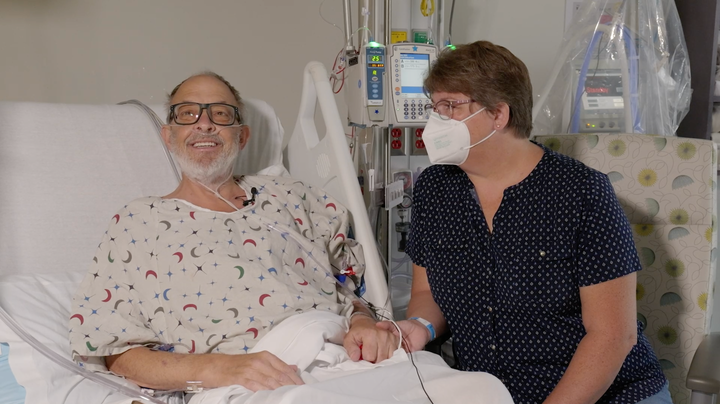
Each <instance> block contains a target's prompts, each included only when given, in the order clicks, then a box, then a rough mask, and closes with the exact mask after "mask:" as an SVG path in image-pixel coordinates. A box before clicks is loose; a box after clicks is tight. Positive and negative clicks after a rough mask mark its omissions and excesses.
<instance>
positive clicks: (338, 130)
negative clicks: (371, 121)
mask: <svg viewBox="0 0 720 404" xmlns="http://www.w3.org/2000/svg"><path fill="white" fill-rule="evenodd" d="M316 102H317V104H319V105H320V110H321V112H322V116H323V120H324V122H325V128H326V130H327V132H326V139H324V140H325V141H329V142H330V143H329V146H330V148H331V152H332V154H333V155H334V156H335V161H336V163H337V165H338V167H337V169H338V170H337V173H333V174H335V175H337V176H338V177H339V178H340V182H341V183H342V184H346V186H344V187H343V189H344V191H345V193H346V197H347V198H346V201H345V203H346V205H347V207H348V209H349V210H350V212H351V213H352V217H353V223H354V228H355V239H356V240H357V241H358V242H360V244H361V245H362V246H363V247H364V254H365V264H366V268H367V270H366V271H365V282H366V283H367V286H368V287H367V296H368V299H367V300H369V301H371V302H372V303H373V304H374V305H376V306H378V307H383V308H384V309H385V310H387V312H389V313H391V312H392V308H391V305H390V296H389V293H388V289H387V280H386V279H385V274H384V272H383V271H382V268H383V266H382V264H381V262H380V257H379V256H378V255H377V254H373V253H371V251H373V252H374V246H375V239H374V238H373V236H372V234H373V232H372V230H371V228H370V223H369V222H368V221H367V220H361V218H364V217H366V215H367V213H366V210H365V203H364V199H363V197H362V194H361V193H360V187H359V186H354V184H357V183H358V179H357V174H356V172H355V168H354V167H353V164H352V161H351V159H350V155H349V152H348V150H347V142H346V141H345V129H344V127H343V124H342V122H341V120H340V115H339V114H338V108H337V104H336V103H335V97H334V95H333V92H332V88H331V87H330V83H329V82H328V73H327V70H325V67H324V66H323V65H322V63H320V62H310V63H308V64H307V65H306V66H305V71H304V72H303V91H302V96H301V99H300V110H299V112H298V118H297V122H296V124H295V131H294V132H297V131H300V132H302V136H303V139H304V141H305V146H306V147H307V149H308V150H311V149H313V148H315V146H317V145H318V144H319V143H320V140H319V138H318V132H317V128H316V126H315V105H316ZM332 134H335V136H332ZM337 134H341V136H338V135H337ZM293 135H295V134H294V133H293Z"/></svg>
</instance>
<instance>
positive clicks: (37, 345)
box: [0, 307, 166, 404]
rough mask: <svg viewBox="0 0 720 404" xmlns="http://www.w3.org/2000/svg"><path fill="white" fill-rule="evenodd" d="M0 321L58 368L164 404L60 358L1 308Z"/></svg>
mask: <svg viewBox="0 0 720 404" xmlns="http://www.w3.org/2000/svg"><path fill="white" fill-rule="evenodd" d="M0 319H1V320H3V321H4V322H5V324H7V326H8V327H9V328H10V329H11V330H12V331H13V332H14V333H15V334H17V335H18V336H19V337H20V338H22V340H23V341H25V342H27V343H28V345H30V346H31V347H33V348H34V349H35V350H37V351H38V352H40V353H41V354H43V356H45V357H46V358H48V359H50V360H52V361H53V362H55V363H56V364H58V365H59V366H60V367H62V368H64V369H66V370H69V371H71V372H73V373H75V374H77V375H80V376H82V377H84V378H86V379H90V380H92V381H94V382H96V383H98V384H101V385H103V386H105V387H109V388H111V389H113V390H115V391H117V392H118V393H120V394H124V395H126V396H128V397H135V398H139V399H141V400H143V401H145V402H148V403H153V404H166V403H165V402H164V401H161V400H158V399H157V398H155V397H151V396H149V395H147V394H145V393H142V392H141V391H138V390H133V389H131V388H129V387H127V386H124V385H122V384H120V383H117V382H114V381H112V380H110V379H108V378H107V377H104V376H102V375H100V374H97V373H93V372H91V371H89V370H86V369H84V368H81V367H80V366H78V365H77V364H76V363H75V362H73V361H71V360H69V359H67V358H65V357H63V356H61V355H60V354H58V353H57V352H55V351H53V350H52V349H50V348H48V347H47V346H45V345H44V344H43V343H42V342H40V341H38V340H37V339H35V337H33V336H32V335H30V334H29V333H28V332H27V331H25V330H24V329H23V328H22V326H20V324H18V323H17V322H16V321H15V319H13V318H12V317H11V316H10V315H9V314H8V313H7V312H5V310H3V308H2V307H0Z"/></svg>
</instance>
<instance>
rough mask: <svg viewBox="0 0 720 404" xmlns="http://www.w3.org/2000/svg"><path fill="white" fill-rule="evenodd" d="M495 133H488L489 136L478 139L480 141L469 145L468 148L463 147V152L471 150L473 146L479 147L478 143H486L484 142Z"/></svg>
mask: <svg viewBox="0 0 720 404" xmlns="http://www.w3.org/2000/svg"><path fill="white" fill-rule="evenodd" d="M495 132H497V130H493V131H492V132H490V134H489V135H487V136H485V137H484V138H482V139H480V141H478V142H477V143H475V144H471V145H470V146H465V147H463V150H468V149H472V148H473V147H475V146H477V145H479V144H480V143H482V142H484V141H486V140H488V139H490V137H491V136H492V135H494V134H495Z"/></svg>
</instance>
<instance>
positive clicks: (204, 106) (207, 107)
mask: <svg viewBox="0 0 720 404" xmlns="http://www.w3.org/2000/svg"><path fill="white" fill-rule="evenodd" d="M187 104H194V105H197V106H199V107H200V112H199V113H198V114H197V116H196V117H195V121H193V122H188V123H180V122H178V121H177V115H175V108H176V107H177V106H178V105H187ZM213 105H222V106H225V107H230V108H232V109H233V111H235V120H233V122H232V123H217V122H215V121H214V120H213V117H212V114H211V113H209V112H206V114H207V116H208V118H209V119H210V122H212V123H214V124H215V125H219V126H233V125H236V124H237V125H243V122H242V119H241V118H240V109H239V108H238V107H236V106H235V105H230V104H225V103H224V102H211V103H208V104H201V103H199V102H179V103H177V104H173V105H171V106H170V111H169V118H170V119H168V122H175V123H176V124H177V125H194V124H196V123H197V121H199V120H200V116H202V113H203V110H205V111H210V107H211V106H213Z"/></svg>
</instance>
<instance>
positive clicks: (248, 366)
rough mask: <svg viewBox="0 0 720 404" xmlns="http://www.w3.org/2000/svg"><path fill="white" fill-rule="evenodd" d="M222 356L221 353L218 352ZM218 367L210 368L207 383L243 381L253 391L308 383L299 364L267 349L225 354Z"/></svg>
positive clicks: (229, 383) (215, 384) (211, 384)
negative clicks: (303, 378)
mask: <svg viewBox="0 0 720 404" xmlns="http://www.w3.org/2000/svg"><path fill="white" fill-rule="evenodd" d="M217 357H220V355H217ZM222 358H223V359H222V360H221V361H218V363H217V366H216V367H215V368H214V369H213V368H210V369H208V373H207V374H206V375H205V377H204V379H203V380H205V381H206V382H205V383H203V384H204V385H205V386H207V385H210V386H213V387H214V386H229V385H233V384H239V385H241V386H243V387H247V388H248V389H250V390H252V391H258V390H274V389H276V388H278V387H280V386H291V385H300V384H304V383H303V381H302V379H301V378H300V376H298V374H297V367H296V366H294V365H293V366H290V365H288V364H286V363H285V362H283V361H281V360H280V359H278V357H277V356H275V355H273V354H271V353H270V352H267V351H262V352H258V353H251V354H246V355H224V356H222Z"/></svg>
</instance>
